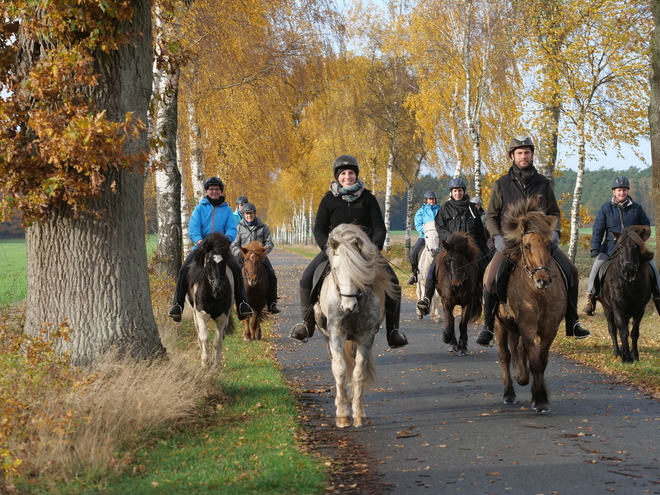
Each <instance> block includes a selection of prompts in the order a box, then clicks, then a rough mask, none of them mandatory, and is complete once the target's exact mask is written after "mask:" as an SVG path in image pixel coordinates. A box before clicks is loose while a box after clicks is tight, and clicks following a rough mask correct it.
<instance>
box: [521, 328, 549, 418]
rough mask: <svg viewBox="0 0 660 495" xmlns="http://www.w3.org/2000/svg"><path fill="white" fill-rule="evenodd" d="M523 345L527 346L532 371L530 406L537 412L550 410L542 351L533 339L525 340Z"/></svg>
mask: <svg viewBox="0 0 660 495" xmlns="http://www.w3.org/2000/svg"><path fill="white" fill-rule="evenodd" d="M525 346H526V347H527V354H528V361H529V368H530V371H531V373H532V407H534V410H535V411H536V412H537V413H539V414H540V413H545V412H548V411H550V406H549V401H548V391H547V390H546V388H545V380H544V371H545V365H544V363H543V357H542V353H543V351H539V349H538V348H537V347H536V344H535V342H534V340H532V341H531V342H528V341H525ZM546 362H547V355H546Z"/></svg>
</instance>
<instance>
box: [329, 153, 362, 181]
mask: <svg viewBox="0 0 660 495" xmlns="http://www.w3.org/2000/svg"><path fill="white" fill-rule="evenodd" d="M347 168H350V169H351V170H353V172H355V175H360V167H359V165H358V162H357V160H356V159H355V157H353V156H351V155H341V156H339V157H337V158H336V159H335V162H334V163H333V164H332V173H333V174H334V176H335V179H336V178H337V177H339V174H340V173H341V172H342V170H346V169H347Z"/></svg>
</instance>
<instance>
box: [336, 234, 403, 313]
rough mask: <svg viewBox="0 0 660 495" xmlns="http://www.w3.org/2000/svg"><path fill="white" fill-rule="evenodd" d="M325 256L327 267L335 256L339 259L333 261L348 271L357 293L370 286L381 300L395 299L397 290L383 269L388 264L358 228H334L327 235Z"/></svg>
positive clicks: (385, 269)
mask: <svg viewBox="0 0 660 495" xmlns="http://www.w3.org/2000/svg"><path fill="white" fill-rule="evenodd" d="M326 252H327V254H328V259H329V260H330V265H332V263H333V262H335V261H336V259H335V253H337V254H339V255H340V256H339V258H337V259H340V260H341V262H343V263H344V264H345V266H346V267H347V268H348V272H349V273H350V274H351V280H352V281H353V282H354V283H355V285H356V286H357V287H358V288H359V289H360V290H363V289H365V288H366V287H367V286H371V289H372V290H373V291H374V292H375V293H376V296H378V298H379V299H381V300H384V298H385V296H389V297H396V294H397V287H396V286H395V285H394V283H393V282H392V279H391V276H390V273H389V271H388V270H387V268H386V267H387V263H388V262H387V260H386V259H385V258H384V257H383V256H381V254H380V252H379V251H378V248H377V247H376V245H375V244H374V243H373V242H371V240H370V239H369V236H368V235H367V234H366V232H365V231H364V230H363V229H362V227H360V226H358V225H353V224H342V225H338V226H337V227H335V228H334V229H333V230H332V232H330V237H329V239H328V248H327V251H326Z"/></svg>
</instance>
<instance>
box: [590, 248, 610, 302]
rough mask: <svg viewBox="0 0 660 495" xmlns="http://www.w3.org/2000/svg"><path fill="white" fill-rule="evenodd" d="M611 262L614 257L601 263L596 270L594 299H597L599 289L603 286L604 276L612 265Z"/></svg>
mask: <svg viewBox="0 0 660 495" xmlns="http://www.w3.org/2000/svg"><path fill="white" fill-rule="evenodd" d="M612 260H614V256H610V257H609V258H607V259H606V260H605V261H603V264H602V265H600V268H598V273H596V278H595V279H594V297H598V294H600V288H601V287H602V286H603V281H604V280H605V274H606V273H607V269H608V268H609V267H610V265H611V264H612Z"/></svg>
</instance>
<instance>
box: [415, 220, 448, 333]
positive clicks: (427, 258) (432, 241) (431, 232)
mask: <svg viewBox="0 0 660 495" xmlns="http://www.w3.org/2000/svg"><path fill="white" fill-rule="evenodd" d="M424 241H425V244H426V245H425V246H424V250H423V251H422V253H421V254H420V255H419V264H418V265H417V266H418V268H419V274H418V275H417V300H418V301H419V300H420V299H422V298H423V297H424V293H425V292H426V275H427V273H428V271H429V267H430V266H431V263H432V262H433V258H435V252H436V251H437V250H438V247H439V246H440V240H439V239H438V231H437V230H435V220H430V221H428V222H426V223H425V224H424ZM441 307H442V305H441V304H440V295H439V294H438V291H435V292H434V293H433V299H431V311H430V315H431V319H432V320H433V321H440V318H441V314H440V308H441ZM417 318H419V319H420V320H421V319H422V318H424V315H423V314H422V313H421V311H420V310H419V309H417Z"/></svg>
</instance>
